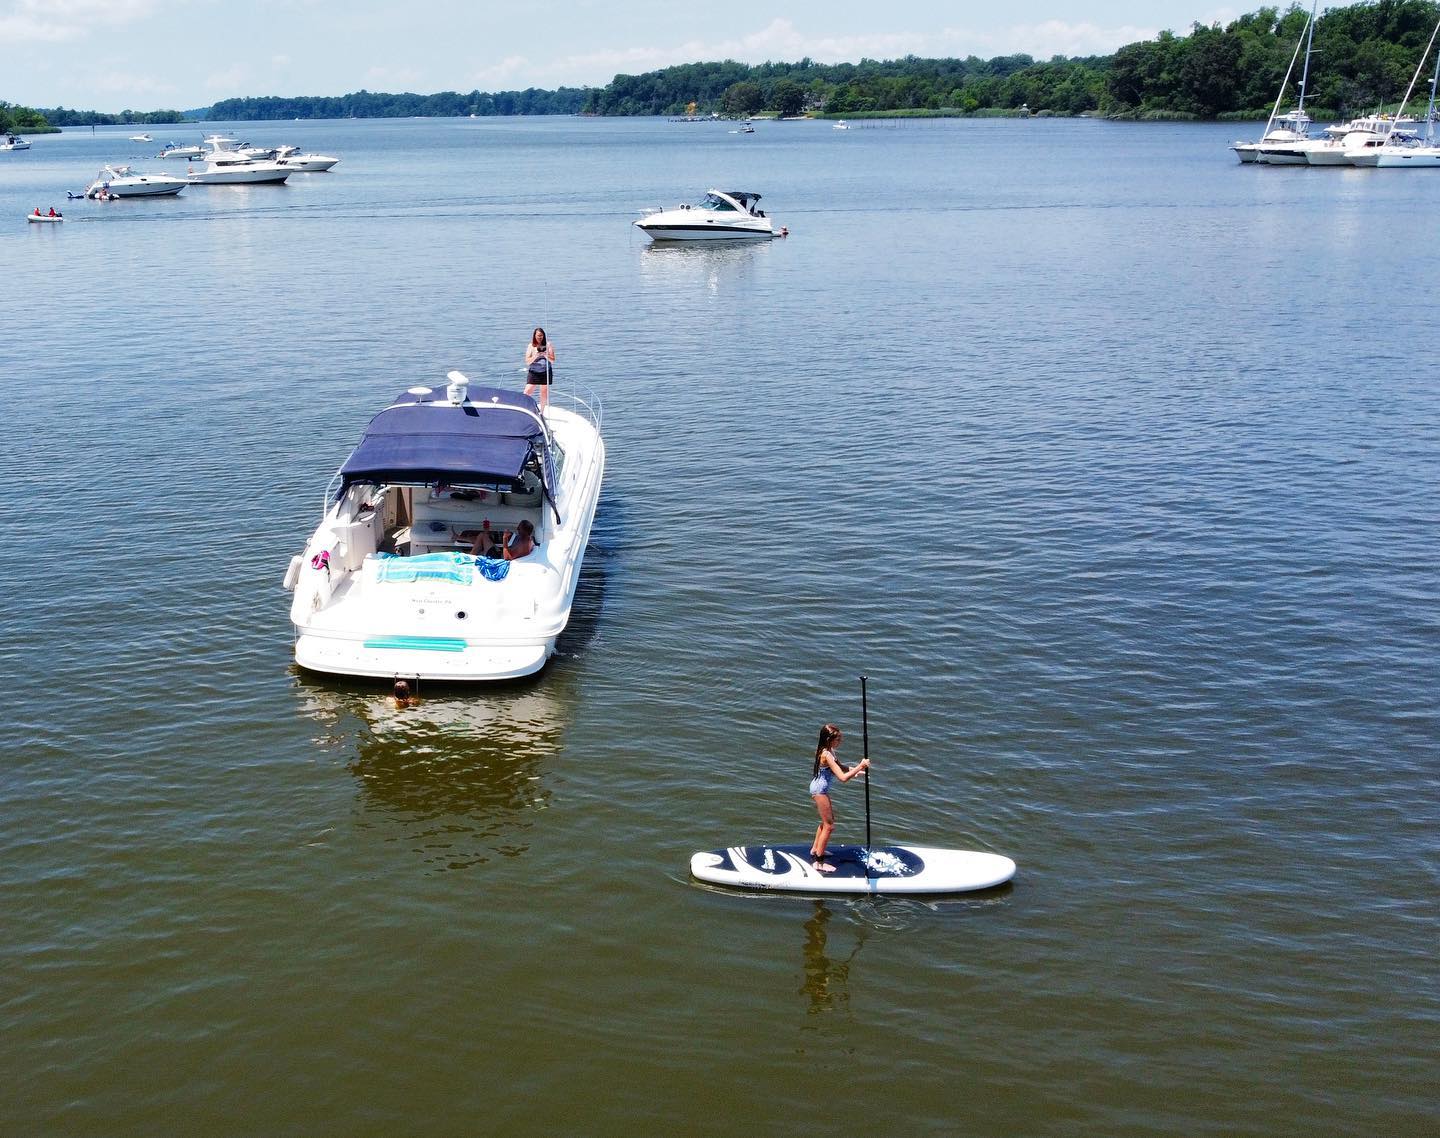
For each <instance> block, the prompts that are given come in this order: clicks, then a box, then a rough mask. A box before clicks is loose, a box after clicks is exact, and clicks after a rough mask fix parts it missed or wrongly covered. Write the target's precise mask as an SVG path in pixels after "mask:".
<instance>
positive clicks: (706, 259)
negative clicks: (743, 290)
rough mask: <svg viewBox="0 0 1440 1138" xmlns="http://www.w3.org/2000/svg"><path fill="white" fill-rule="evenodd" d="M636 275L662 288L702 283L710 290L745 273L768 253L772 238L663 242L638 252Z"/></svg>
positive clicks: (772, 243) (770, 253) (747, 274)
mask: <svg viewBox="0 0 1440 1138" xmlns="http://www.w3.org/2000/svg"><path fill="white" fill-rule="evenodd" d="M640 252H641V257H640V276H641V277H642V278H643V279H644V280H645V282H646V283H647V284H658V285H663V286H664V287H666V288H679V287H694V286H696V285H700V286H703V287H705V288H707V289H709V290H710V291H712V292H715V291H718V289H719V288H720V286H721V285H727V286H728V285H730V284H732V283H733V282H734V281H736V280H738V279H741V278H743V277H746V276H749V275H750V274H751V273H753V272H754V271H755V266H756V265H757V264H760V263H761V262H759V261H757V260H756V258H757V257H767V256H772V255H773V254H774V252H775V243H774V242H773V241H759V242H757V241H665V242H661V243H659V244H655V245H650V244H647V245H646V246H645V247H644V248H643V249H642V250H641V251H640Z"/></svg>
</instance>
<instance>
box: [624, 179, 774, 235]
mask: <svg viewBox="0 0 1440 1138" xmlns="http://www.w3.org/2000/svg"><path fill="white" fill-rule="evenodd" d="M759 203H760V195H759V194H754V193H751V192H750V191H748V190H710V191H708V192H707V193H706V194H705V196H704V197H703V198H701V199H700V201H698V202H696V203H695V204H694V205H681V206H677V207H676V208H675V209H667V210H654V211H652V212H650V213H648V214H646V215H645V216H644V217H642V218H641V219H640V220H639V221H637V222H635V223H634V224H635V225H636V227H637V228H639V229H640V231H641V232H642V233H644V234H645V236H647V237H649V238H650V240H652V241H723V240H732V241H733V240H745V239H753V238H761V239H764V238H770V237H781V236H784V234H785V232H786V231H785V230H784V229H777V228H776V227H775V223H774V222H773V221H771V220H770V219H769V218H768V217H766V216H765V211H764V210H762V209H760V208H759Z"/></svg>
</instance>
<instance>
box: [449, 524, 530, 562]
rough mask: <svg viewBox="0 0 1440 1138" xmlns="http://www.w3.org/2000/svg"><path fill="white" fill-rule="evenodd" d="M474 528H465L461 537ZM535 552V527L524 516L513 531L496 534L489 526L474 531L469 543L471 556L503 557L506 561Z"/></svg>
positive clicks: (469, 533)
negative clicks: (476, 531) (472, 538)
mask: <svg viewBox="0 0 1440 1138" xmlns="http://www.w3.org/2000/svg"><path fill="white" fill-rule="evenodd" d="M472 533H475V531H474V530H465V531H464V532H463V533H461V535H460V536H461V537H469V536H470V535H471V534H472ZM534 552H535V527H534V526H533V525H531V524H530V522H529V521H528V520H526V519H524V518H522V519H521V520H520V524H519V525H517V526H516V527H515V529H514V530H513V531H511V530H506V531H505V532H504V534H497V533H496V532H495V531H494V530H492V529H491V528H490V527H489V526H486V527H485V528H484V529H483V530H481V531H479V533H475V540H474V541H473V542H472V543H471V545H470V555H471V556H472V557H503V558H504V559H505V560H506V561H518V560H519V559H520V558H522V557H529V556H530V554H532V553H534Z"/></svg>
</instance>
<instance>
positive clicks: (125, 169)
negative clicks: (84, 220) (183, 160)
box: [85, 166, 189, 199]
mask: <svg viewBox="0 0 1440 1138" xmlns="http://www.w3.org/2000/svg"><path fill="white" fill-rule="evenodd" d="M188 184H189V183H187V182H186V181H185V179H184V178H176V177H173V176H172V175H170V174H137V173H136V172H135V171H134V170H133V169H131V168H130V167H129V166H106V167H104V168H103V169H102V170H101V171H100V173H99V174H97V175H96V176H95V180H94V181H93V182H91V183H90V185H89V186H88V187H87V188H86V190H85V196H86V197H87V198H102V199H104V198H157V197H164V196H165V195H167V194H178V193H179V192H180V191H181V190H183V189H184V188H185V187H186V186H187V185H188Z"/></svg>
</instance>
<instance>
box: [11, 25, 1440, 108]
mask: <svg viewBox="0 0 1440 1138" xmlns="http://www.w3.org/2000/svg"><path fill="white" fill-rule="evenodd" d="M1437 14H1440V5H1437V3H1436V2H1435V0H1371V2H1366V3H1358V4H1352V5H1349V6H1348V7H1343V8H1332V9H1330V10H1329V11H1327V12H1325V13H1324V14H1323V15H1321V16H1320V17H1319V19H1318V20H1317V21H1316V26H1315V57H1314V58H1315V62H1314V65H1313V66H1312V68H1311V81H1310V85H1309V90H1308V92H1307V95H1308V101H1309V103H1310V105H1311V107H1312V108H1313V109H1314V113H1316V114H1317V115H1318V114H1324V115H1329V116H1332V117H1346V116H1350V115H1354V114H1359V113H1362V112H1365V111H1372V110H1374V109H1376V108H1377V107H1382V106H1386V105H1393V104H1394V102H1395V101H1396V100H1397V99H1398V98H1399V97H1400V96H1401V95H1402V94H1403V92H1404V90H1405V87H1406V85H1407V83H1408V82H1409V80H1410V76H1411V74H1412V73H1413V72H1414V69H1415V67H1416V64H1417V63H1418V62H1419V57H1420V54H1421V52H1422V50H1423V49H1424V47H1425V44H1426V43H1427V41H1428V38H1429V35H1430V32H1431V29H1432V28H1433V27H1434V26H1435V23H1436V18H1437ZM1305 20H1306V9H1304V8H1301V7H1300V6H1299V5H1292V6H1291V7H1289V8H1286V9H1280V8H1276V7H1265V8H1260V9H1258V10H1256V11H1254V12H1251V13H1249V14H1247V15H1244V16H1241V17H1239V18H1237V19H1235V20H1232V21H1231V22H1230V23H1228V24H1226V25H1224V26H1221V25H1219V24H1214V25H1210V26H1206V25H1202V24H1194V25H1192V27H1191V29H1190V31H1189V33H1188V34H1186V35H1176V34H1175V33H1173V32H1169V31H1166V32H1162V33H1160V35H1159V36H1157V37H1156V38H1155V39H1153V40H1146V41H1141V42H1137V43H1132V44H1127V45H1125V46H1124V47H1122V48H1120V49H1119V50H1117V51H1116V52H1115V53H1114V54H1113V55H1107V56H1089V57H1083V58H1081V57H1069V58H1067V57H1063V56H1056V57H1054V58H1053V59H1050V60H1046V61H1039V60H1036V59H1034V58H1032V57H1031V56H1028V55H1009V56H999V57H997V58H994V59H988V60H982V59H979V58H978V57H975V56H970V57H968V58H966V59H921V58H919V57H916V56H907V57H905V58H904V59H897V60H886V61H880V60H868V59H865V60H861V61H860V62H859V63H836V64H821V63H816V62H814V61H813V60H810V59H802V60H800V61H799V62H798V63H763V64H754V65H752V64H744V63H736V62H734V61H732V60H725V61H722V62H711V63H687V64H680V65H678V66H675V67H667V68H663V69H661V70H658V71H650V72H646V73H644V74H641V75H616V76H615V77H614V78H613V79H612V80H611V81H610V82H609V83H607V84H606V85H605V86H603V87H588V88H587V87H561V88H558V89H556V90H553V91H552V90H544V89H540V88H534V87H532V88H528V89H526V90H523V91H500V92H482V91H471V92H469V93H461V92H455V91H442V92H438V93H436V94H433V95H417V94H412V93H401V94H385V93H380V92H371V91H364V90H362V91H357V92H353V93H351V94H348V95H340V96H297V97H294V98H281V97H264V98H243V99H225V100H222V101H221V102H218V103H215V104H214V105H213V106H211V107H205V108H200V109H198V110H194V111H187V112H183V113H182V112H180V111H173V110H166V111H148V112H136V111H124V112H121V113H120V114H119V115H107V114H101V113H98V112H91V111H74V110H66V109H65V108H54V109H52V110H45V109H41V110H32V109H31V108H27V107H15V106H10V105H9V104H3V103H0V130H4V129H11V130H25V131H31V132H39V131H42V130H45V129H48V128H49V127H59V126H84V125H90V124H92V123H96V124H112V123H125V124H129V123H135V124H148V125H166V124H173V123H178V122H181V121H206V120H213V121H236V120H241V121H245V120H256V121H267V120H280V119H287V120H288V119H308V118H408V117H413V116H419V117H464V116H490V115H536V114H543V115H550V114H590V115H606V116H622V115H679V114H701V115H710V114H726V115H735V116H742V115H755V114H760V113H766V112H768V113H773V114H778V115H782V116H791V115H804V114H815V115H830V116H837V115H851V116H855V117H861V116H868V115H885V114H895V115H995V114H1049V115H1098V116H1104V117H1108V118H1128V119H1196V120H1202V119H1240V118H1264V117H1265V116H1266V115H1267V114H1268V113H1269V111H1270V108H1271V105H1272V104H1273V102H1274V99H1275V93H1276V90H1277V89H1278V88H1279V86H1280V83H1281V81H1282V79H1283V78H1284V76H1285V73H1286V69H1287V68H1288V66H1289V64H1290V60H1291V58H1292V56H1293V54H1294V51H1295V44H1296V41H1297V39H1298V38H1299V35H1300V32H1301V29H1302V28H1303V27H1304V24H1305ZM1292 93H1293V92H1292ZM6 123H11V124H12V125H10V126H8V127H7V126H6V125H5V124H6ZM37 124H38V125H37Z"/></svg>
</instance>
